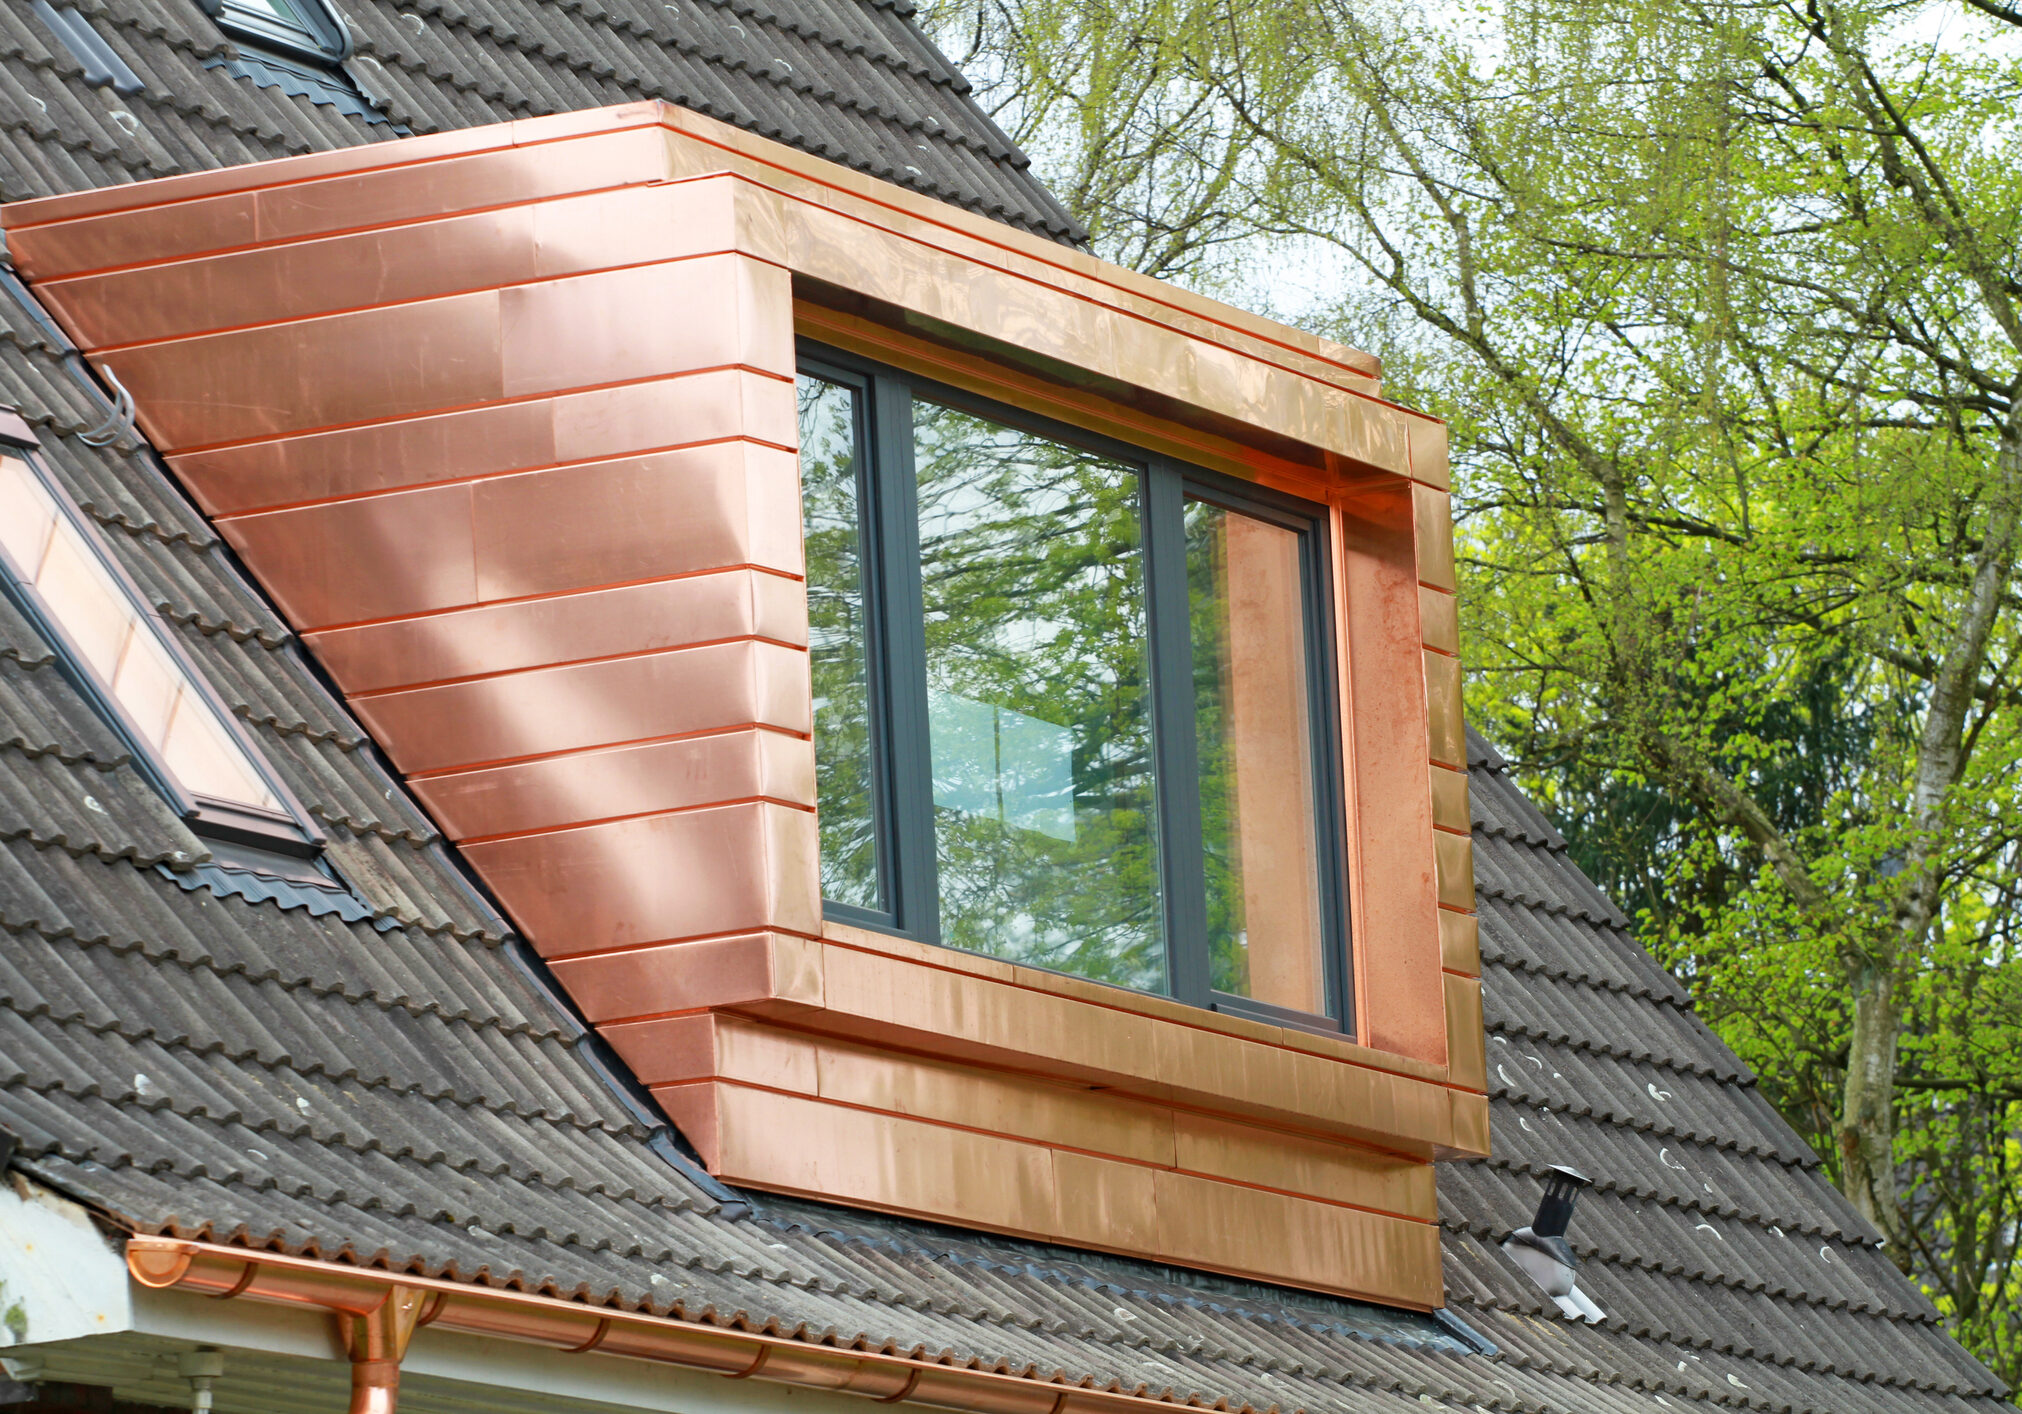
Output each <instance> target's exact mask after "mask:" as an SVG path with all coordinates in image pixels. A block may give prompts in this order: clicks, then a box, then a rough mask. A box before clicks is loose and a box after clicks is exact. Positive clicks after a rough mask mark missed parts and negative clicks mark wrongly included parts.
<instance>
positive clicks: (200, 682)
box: [0, 416, 326, 860]
mask: <svg viewBox="0 0 2022 1414" xmlns="http://www.w3.org/2000/svg"><path fill="white" fill-rule="evenodd" d="M0 457H5V458H9V459H14V460H18V461H19V462H20V463H21V464H22V465H23V466H25V467H26V468H27V469H28V473H29V475H30V476H31V477H32V478H33V479H34V481H35V482H36V484H37V485H38V486H40V488H41V489H42V491H43V492H44V494H45V495H46V496H47V498H48V500H49V502H50V504H52V505H53V506H54V507H55V510H56V514H57V515H58V516H60V517H61V518H62V520H63V523H64V524H66V525H68V526H69V527H70V529H71V530H72V531H73V532H74V533H75V535H76V537H77V539H78V540H79V541H80V542H81V543H82V545H83V546H84V548H85V550H86V552H87V553H88V554H89V555H90V556H91V557H92V561H93V563H94V564H95V565H96V566H97V568H99V569H100V570H101V571H102V572H103V573H104V574H105V575H106V576H107V578H108V579H109V580H110V581H111V584H112V587H113V589H114V590H115V592H116V593H117V594H119V595H120V596H121V597H122V598H123V599H124V601H125V603H126V606H127V607H128V609H129V610H130V611H131V612H132V614H133V616H134V621H135V622H136V624H138V625H141V626H144V627H145V629H146V631H147V632H148V634H149V637H150V639H151V640H152V642H153V643H154V645H155V646H156V647H158V648H159V649H160V650H161V651H162V653H163V654H164V655H165V656H166V657H167V659H168V661H169V665H170V667H171V668H172V670H173V671H174V672H175V673H176V674H177V675H178V677H179V678H180V680H181V681H180V684H179V685H180V687H181V690H182V691H183V692H184V693H185V694H190V695H193V696H194V697H195V698H196V699H197V701H198V703H199V704H200V705H201V706H202V708H203V709H204V711H205V712H206V713H207V715H208V717H209V718H210V722H211V725H213V726H215V727H216V728H217V729H218V731H219V732H220V733H221V734H222V736H223V738H224V741H225V744H226V745H228V746H229V747H230V748H231V749H232V750H234V751H235V752H236V753H237V755H238V757H239V758H240V764H241V765H242V766H243V767H244V769H245V770H246V772H247V773H248V774H249V775H250V776H251V777H252V778H253V779H254V780H255V781H256V782H257V783H258V784H259V785H260V786H261V787H262V788H263V789H264V791H265V792H266V794H267V796H268V797H270V798H271V800H272V801H273V802H274V804H275V806H276V807H277V808H276V809H272V810H269V809H266V808H263V807H262V806H259V805H256V804H254V803H251V802H247V801H236V800H228V799H224V798H222V797H218V796H213V795H207V794H202V793H200V792H197V791H194V790H192V789H190V788H189V787H188V786H186V785H185V784H184V783H183V782H182V780H180V779H179V778H178V777H177V775H176V774H175V772H174V771H173V770H172V769H171V768H170V766H169V764H168V762H167V760H166V759H165V757H164V754H163V751H162V748H161V747H160V746H158V745H157V744H156V743H155V742H154V741H153V740H152V739H151V737H150V736H149V734H148V733H147V732H146V731H144V730H143V729H142V727H141V725H140V723H139V722H138V721H137V720H136V719H135V718H134V716H133V714H132V712H131V711H130V710H129V709H128V708H127V706H126V705H125V704H124V703H123V702H122V701H121V700H120V697H119V695H118V693H117V692H116V691H115V690H114V687H113V684H112V683H110V682H108V681H107V680H106V679H105V677H104V676H103V675H102V674H101V673H100V672H99V670H98V669H97V668H95V667H94V666H93V665H92V663H91V661H90V659H89V657H88V656H87V655H86V653H85V652H84V650H83V646H82V645H81V644H80V643H79V641H78V639H77V637H76V635H75V633H74V632H73V631H72V630H71V628H70V627H69V626H68V625H67V624H66V622H65V616H64V615H63V613H61V612H60V611H59V610H58V609H57V607H56V606H55V605H53V604H51V603H50V602H49V599H48V597H47V595H46V594H45V592H44V591H43V589H42V588H41V587H39V585H38V584H36V583H34V582H32V581H31V580H30V579H29V578H28V572H27V571H26V570H25V569H24V568H23V567H21V566H18V565H16V564H15V563H14V560H13V557H12V556H11V554H10V553H9V552H8V551H7V550H6V549H5V548H4V547H0V593H4V594H6V596H7V597H8V599H9V600H10V601H11V602H12V603H13V604H14V605H15V607H16V608H17V609H19V610H20V611H21V612H22V614H23V615H24V616H25V617H26V618H27V619H28V620H29V622H30V623H32V624H33V625H34V626H35V628H36V630H37V631H38V632H39V633H40V634H41V635H42V636H43V638H44V639H45V641H47V642H48V643H49V645H50V647H51V648H52V650H53V651H54V652H55V654H56V660H57V663H58V665H59V667H60V669H61V671H62V672H63V673H64V675H65V676H66V677H67V678H68V679H69V680H70V681H71V682H72V683H73V684H74V685H75V686H76V687H77V689H78V691H79V692H80V693H81V694H82V695H83V696H84V697H85V699H86V700H87V701H89V702H90V703H91V704H92V706H93V707H94V708H95V709H96V710H97V711H98V713H99V715H100V717H101V718H102V719H103V720H104V721H105V723H106V724H107V725H108V726H109V727H111V729H112V731H113V733H114V734H115V735H116V736H117V737H118V738H119V739H120V742H121V744H122V745H123V746H124V747H125V748H126V750H127V752H128V753H129V755H130V756H131V758H132V762H133V765H134V767H135V769H136V770H138V771H139V772H140V774H141V775H142V777H143V778H144V779H145V780H146V781H147V782H148V784H149V785H150V786H152V787H153V788H154V789H155V791H156V792H157V793H158V794H159V795H161V796H162V798H163V799H164V800H165V801H167V802H168V804H169V807H170V808H171V809H173V810H174V811H175V812H176V814H177V815H179V816H180V817H182V819H183V820H184V822H185V823H186V824H188V825H189V827H190V828H191V829H192V830H193V831H194V832H195V833H196V834H198V835H200V836H203V837H206V838H209V839H212V840H216V841H220V842H224V843H227V844H237V845H249V846H252V847H254V848H255V849H258V850H265V851H271V852H273V853H275V854H280V855H284V856H288V857H292V858H299V859H304V860H311V859H314V858H316V856H317V855H318V854H319V852H320V851H321V849H322V847H323V845H324V844H325V843H326V841H325V838H324V836H323V835H322V833H321V832H320V831H318V830H317V829H316V828H315V827H314V825H313V824H311V823H310V820H309V816H308V814H307V813H306V812H305V811H304V810H303V809H302V806H301V804H300V803H299V802H298V801H297V800H296V799H295V798H294V795H293V793H292V792H291V791H289V790H288V788H287V786H286V784H285V783H284V782H283V781H281V779H280V778H279V777H278V775H277V774H276V773H275V772H274V770H273V768H272V767H271V766H270V765H269V764H268V763H267V760H266V757H265V755H264V754H263V753H262V752H261V751H260V750H259V748H258V746H257V744H256V743H255V742H254V741H253V740H252V738H251V737H250V736H249V735H248V734H247V732H246V730H245V728H244V726H243V724H242V723H241V722H240V721H239V720H238V718H237V716H236V714H234V713H233V712H232V710H231V709H230V707H229V706H228V705H227V704H226V702H225V701H224V699H223V698H222V697H220V696H219V694H218V692H217V690H216V689H215V688H214V687H213V686H212V685H211V683H210V681H209V680H208V678H207V677H206V676H205V675H204V674H203V673H202V672H201V671H200V670H199V669H198V667H197V665H196V663H195V662H194V661H193V660H192V659H191V657H190V655H189V654H188V652H187V651H185V649H184V647H183V645H182V644H181V643H180V642H178V641H177V638H178V636H177V635H176V633H175V632H174V631H173V630H172V628H171V626H170V625H168V624H167V623H165V622H164V621H163V620H162V618H161V615H160V612H159V611H158V610H157V609H156V608H155V607H154V606H153V605H152V604H151V603H150V602H149V601H148V599H147V597H146V596H145V595H144V594H143V593H142V592H141V590H140V587H139V585H138V584H136V583H135V581H134V579H133V577H132V576H131V575H130V574H128V573H127V571H126V569H125V567H124V566H123V565H121V564H120V563H119V561H118V559H117V558H116V557H114V556H113V555H112V554H111V552H110V551H109V550H108V549H107V547H106V545H105V543H104V541H103V539H102V538H101V536H100V535H99V533H98V531H97V529H96V527H94V526H93V525H92V524H91V522H90V520H89V519H88V518H87V517H86V516H85V514H84V512H83V510H82V509H81V508H80V507H79V506H78V504H77V502H76V501H75V499H74V498H73V497H72V496H71V495H70V493H69V492H68V491H67V490H66V489H65V487H64V486H63V485H62V483H61V482H59V481H58V480H57V479H56V478H55V476H53V475H52V474H51V472H50V470H49V467H48V463H47V461H46V460H45V458H44V457H43V455H42V450H41V444H40V442H39V441H38V440H37V439H36V438H35V436H34V434H33V433H32V432H30V431H28V429H27V427H26V424H24V423H22V422H21V421H20V419H19V418H16V417H11V416H10V417H6V418H4V419H0Z"/></svg>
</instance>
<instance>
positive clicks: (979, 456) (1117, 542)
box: [913, 402, 1167, 991]
mask: <svg viewBox="0 0 2022 1414" xmlns="http://www.w3.org/2000/svg"><path fill="white" fill-rule="evenodd" d="M913 420H914V455H915V464H916V473H917V479H918V486H919V508H920V522H919V524H920V577H921V584H922V589H923V591H924V595H925V600H926V639H927V707H928V730H929V737H930V745H931V750H932V756H933V776H934V845H935V854H936V858H937V859H938V861H939V865H940V893H941V934H942V940H943V941H944V942H946V943H948V944H950V945H951V946H954V947H960V948H969V949H972V950H974V951H976V952H983V953H991V954H994V955H995V956H998V957H1004V958H1010V959H1012V960H1014V961H1018V962H1024V963H1032V964H1034V965H1037V966H1041V967H1050V968H1055V969H1057V970H1059V971H1062V972H1073V973H1078V974H1079V975H1081V976H1083V977H1092V978H1095V979H1097V980H1100V981H1104V982H1114V983H1117V984H1119V985H1122V986H1126V987H1135V988H1138V989H1140V990H1144V991H1164V990H1166V987H1167V979H1166V967H1165V942H1164V921H1163V913H1162V906H1161V901H1160V892H1159V873H1158V840H1157V834H1156V828H1155V819H1156V813H1155V802H1154V800H1153V792H1152V745H1151V700H1150V690H1149V676H1150V674H1149V660H1148V645H1147V641H1146V628H1145V587H1144V551H1143V541H1142V532H1141V530H1140V523H1141V517H1140V512H1139V489H1138V473H1137V471H1136V469H1135V468H1133V467H1130V466H1126V465H1123V464H1121V463H1118V462H1112V461H1108V460H1105V459H1104V458H1102V457H1098V456H1093V455H1091V454H1089V453H1086V452H1081V451H1077V450H1075V449H1074V448H1071V447H1067V446H1063V445H1061V444H1060V443H1057V442H1052V441H1049V440H1047V439H1045V438H1042V437H1034V436H1030V435H1028V434H1026V433H1022V432H1016V431H1013V430H1012V429H1010V428H1007V427H1002V426H999V425H997V424H995V423H992V422H987V421H984V420H983V419H981V418H976V417H972V416H970V415H968V414H966V413H961V412H957V411H955V410H953V409H951V408H946V407H941V406H938V405H935V404H932V403H926V402H916V403H915V404H914V405H913Z"/></svg>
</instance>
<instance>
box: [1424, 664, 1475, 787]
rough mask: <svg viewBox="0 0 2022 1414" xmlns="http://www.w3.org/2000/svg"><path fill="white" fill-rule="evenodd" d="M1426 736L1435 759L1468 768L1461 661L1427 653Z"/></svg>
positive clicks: (1441, 763)
mask: <svg viewBox="0 0 2022 1414" xmlns="http://www.w3.org/2000/svg"><path fill="white" fill-rule="evenodd" d="M1424 662H1425V736H1426V749H1427V751H1428V752H1429V753H1430V755H1431V757H1432V759H1433V760H1434V761H1436V762H1438V763H1439V764H1440V765H1442V766H1451V767H1453V768H1454V769H1455V770H1464V769H1466V767H1467V721H1466V718H1465V716H1464V715H1463V709H1462V705H1461V681H1460V660H1459V659H1458V658H1449V657H1447V656H1446V655H1445V654H1444V653H1434V652H1432V651H1431V650H1429V649H1428V650H1427V651H1426V653H1425V655H1424Z"/></svg>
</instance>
